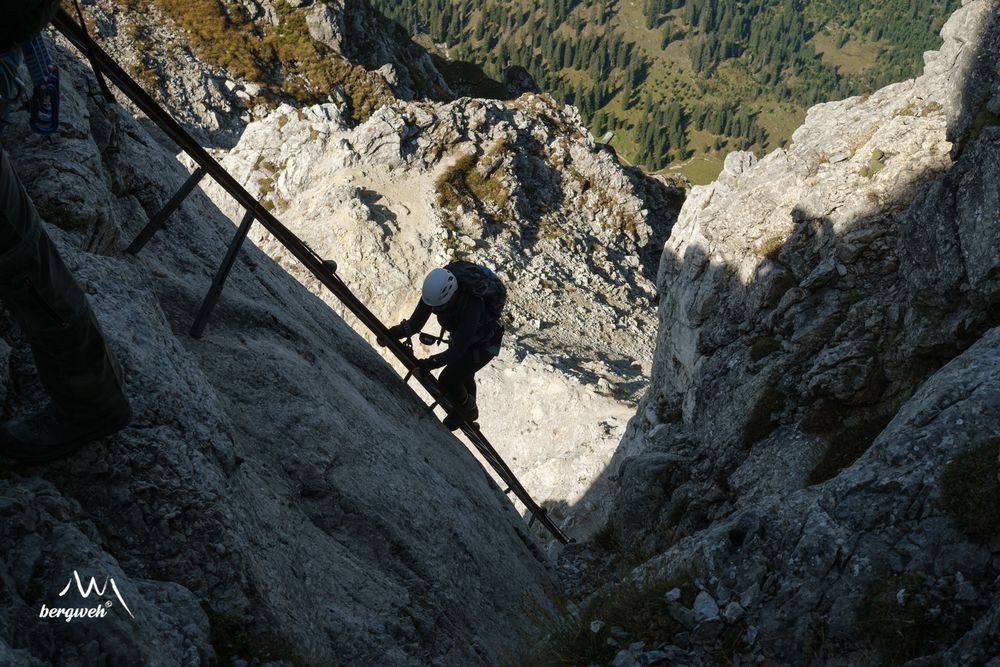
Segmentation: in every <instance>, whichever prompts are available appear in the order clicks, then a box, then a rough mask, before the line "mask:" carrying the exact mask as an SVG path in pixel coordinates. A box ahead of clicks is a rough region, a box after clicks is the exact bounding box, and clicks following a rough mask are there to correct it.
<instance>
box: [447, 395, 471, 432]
mask: <svg viewBox="0 0 1000 667" xmlns="http://www.w3.org/2000/svg"><path fill="white" fill-rule="evenodd" d="M458 411H459V412H458V414H456V415H448V416H447V417H445V418H444V422H443V423H444V425H445V428H447V429H448V430H449V431H454V430H455V429H457V428H458V427H459V426H461V425H462V422H463V421H469V422H474V421H476V420H477V419H479V407H478V406H477V405H476V397H475V396H473V395H472V394H467V395H466V397H465V400H464V401H463V402H462V403H461V404H459V406H458Z"/></svg>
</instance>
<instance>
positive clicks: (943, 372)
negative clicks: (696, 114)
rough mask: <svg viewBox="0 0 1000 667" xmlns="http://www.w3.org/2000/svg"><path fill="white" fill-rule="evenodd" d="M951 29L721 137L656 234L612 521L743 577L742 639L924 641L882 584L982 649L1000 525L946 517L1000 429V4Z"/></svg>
mask: <svg viewBox="0 0 1000 667" xmlns="http://www.w3.org/2000/svg"><path fill="white" fill-rule="evenodd" d="M943 36H944V45H943V47H942V49H941V50H940V51H939V52H937V53H929V54H927V55H926V57H925V59H926V65H927V66H926V71H925V73H924V75H923V76H922V77H920V78H918V79H916V80H914V81H909V82H905V83H900V84H896V85H893V86H890V87H888V88H885V89H883V90H880V91H878V92H876V93H874V94H872V95H871V96H868V97H863V98H851V99H848V100H844V101H842V102H836V103H830V104H824V105H819V106H818V107H816V108H814V109H812V110H811V111H810V113H809V115H808V117H807V119H806V122H805V124H804V125H803V127H802V128H800V129H799V130H798V131H797V132H796V133H795V135H794V138H793V143H792V145H791V146H790V147H789V148H788V149H787V150H783V151H777V152H775V153H772V154H771V155H768V156H767V157H765V158H763V159H761V160H759V161H758V160H757V159H756V158H754V157H753V156H752V155H749V154H733V155H730V156H729V158H728V159H727V160H726V166H725V170H724V171H723V174H722V175H721V176H720V178H719V180H718V181H717V182H716V183H714V184H712V185H710V186H707V187H699V188H694V189H693V190H692V192H691V194H690V196H689V198H688V200H687V202H686V203H685V206H684V208H683V210H682V212H681V215H680V218H679V220H678V222H677V224H676V225H675V226H674V228H673V232H672V234H671V237H670V239H669V240H668V242H667V244H666V247H665V249H664V253H663V257H662V261H661V264H660V270H659V276H658V282H657V286H658V289H659V292H660V329H659V334H658V339H657V351H656V357H655V360H654V364H653V371H652V386H651V389H650V392H649V394H648V395H647V396H646V398H645V399H644V400H643V405H642V407H641V409H640V413H639V415H638V416H636V417H635V418H634V419H633V420H632V422H631V424H630V426H629V431H628V434H627V435H626V439H625V442H624V443H623V445H624V447H623V449H628V450H630V451H632V452H636V451H639V450H642V451H641V453H639V454H636V455H633V456H622V457H620V459H621V460H620V461H617V462H616V463H615V466H614V468H613V470H614V472H615V474H616V477H615V480H616V486H617V493H618V496H617V500H616V510H615V511H614V512H613V514H612V516H613V519H612V526H613V530H614V531H615V532H616V534H617V536H618V539H619V540H620V541H622V542H625V543H627V544H628V545H629V547H630V548H631V549H632V550H634V553H636V554H639V555H641V556H642V557H650V556H653V555H655V556H656V557H655V559H654V561H653V563H652V564H651V565H650V566H649V569H651V570H654V571H658V572H660V573H666V574H669V575H670V576H682V575H683V576H694V577H696V578H697V579H698V581H699V582H701V583H702V584H703V586H704V588H705V589H706V590H707V591H708V593H709V594H711V595H712V596H713V599H714V601H715V604H716V605H717V606H718V608H720V609H723V610H728V606H727V605H729V604H731V603H732V602H738V603H739V604H740V606H741V608H742V609H743V610H744V612H745V614H738V615H737V616H738V617H739V619H740V620H739V621H738V623H742V624H744V625H743V626H736V627H743V628H744V629H748V630H749V629H752V630H753V632H752V633H751V634H748V635H745V637H746V638H749V640H746V641H743V642H742V643H739V644H738V645H737V647H736V649H735V650H736V653H738V654H740V655H743V657H744V658H746V657H749V658H754V657H756V656H763V657H764V658H766V659H768V660H774V661H777V662H779V663H780V662H785V661H790V660H791V661H794V660H801V659H803V658H802V656H805V655H812V656H813V658H812V659H813V660H819V661H820V662H824V661H826V660H837V661H841V660H846V661H847V662H867V661H870V660H872V659H873V658H872V656H871V655H869V652H870V651H871V650H872V647H873V646H874V649H875V650H880V651H882V655H883V658H884V659H886V660H890V661H896V660H901V659H903V658H909V657H915V655H914V654H912V653H910V654H905V653H906V651H910V650H912V647H911V648H908V649H906V651H904V654H905V655H902V657H901V654H898V653H896V654H894V653H892V650H893V649H892V648H891V647H890V646H889V645H888V644H887V643H886V642H884V641H882V640H881V639H880V638H879V635H878V628H875V629H873V628H872V627H871V618H872V616H871V614H872V613H874V612H873V611H872V610H873V609H875V610H881V611H882V612H884V614H885V616H886V618H883V619H882V621H884V623H885V624H890V623H891V618H890V617H892V616H893V615H894V614H896V615H898V614H907V613H916V614H917V615H918V620H917V621H914V623H926V626H920V627H924V628H925V630H924V631H923V635H924V636H922V637H920V638H918V639H919V640H921V641H923V642H924V643H923V644H921V647H920V648H919V649H918V650H917V652H916V655H923V654H924V653H933V654H937V655H938V657H939V658H941V659H943V661H944V664H969V662H970V661H976V660H984V659H987V658H989V657H990V656H994V655H996V649H997V645H998V641H1000V640H998V632H1000V628H998V627H997V623H996V618H997V611H996V609H995V604H996V595H997V591H998V590H1000V588H998V585H1000V579H998V576H1000V543H998V541H997V538H996V537H994V538H993V539H992V541H989V540H985V541H983V540H982V539H976V538H971V537H970V536H969V535H967V534H965V533H964V532H963V531H962V530H960V529H959V527H958V525H959V523H957V522H956V519H955V517H954V516H953V515H952V514H951V513H949V512H948V511H946V509H945V508H946V505H948V503H949V502H950V501H949V500H948V498H947V494H946V492H945V491H944V490H943V486H944V483H943V481H942V479H943V476H944V471H945V469H946V468H947V467H948V465H949V464H950V463H952V462H954V461H956V460H957V459H958V458H959V457H960V456H961V455H963V454H965V453H966V452H968V451H970V450H975V449H976V448H978V447H982V446H984V445H986V446H988V445H989V442H990V441H991V439H992V438H994V437H995V434H996V429H997V424H994V423H993V422H994V421H995V415H996V407H995V406H994V403H995V402H996V400H997V396H1000V393H998V392H997V387H996V365H997V363H998V360H1000V348H998V344H1000V330H998V329H996V328H994V327H996V326H997V324H998V323H1000V320H998V319H997V315H996V309H995V305H994V304H995V303H996V302H997V298H998V296H1000V282H998V281H997V276H998V275H1000V264H998V262H1000V234H998V232H997V230H998V229H1000V217H998V211H1000V206H998V204H1000V201H998V194H997V192H998V190H997V187H996V183H997V178H998V177H1000V173H998V171H997V165H1000V117H998V116H997V115H996V113H995V111H993V110H991V109H995V106H996V104H997V100H998V97H997V96H998V94H1000V71H998V67H997V63H998V62H1000V5H998V3H997V2H996V1H995V0H972V1H969V2H965V3H964V4H963V7H962V8H961V9H960V10H959V11H957V12H956V13H955V15H954V16H953V17H952V18H951V19H950V20H949V22H948V23H947V25H946V26H945V29H944V31H943ZM994 488H995V487H994ZM983 500H984V502H987V503H995V502H996V501H997V498H996V497H992V498H989V499H988V500H987V499H986V498H984V499H983ZM686 536H690V537H686ZM682 538H685V539H682ZM886 596H889V597H891V596H898V597H897V599H895V600H894V601H891V603H890V602H885V605H887V606H884V607H879V606H878V605H880V604H882V602H881V600H882V598H883V597H886ZM991 607H993V608H992V609H991ZM733 611H734V613H735V611H736V610H735V609H734V610H733ZM876 616H877V615H876ZM866 619H868V620H867V621H866ZM734 623H737V621H734ZM910 625H913V623H911V624H910ZM891 627H892V626H890V628H891ZM883 629H884V628H883ZM892 632H893V630H891V629H890V630H889V634H891V633H892ZM966 633H969V634H968V635H967V636H966V638H965V639H962V637H963V635H965V634H966ZM664 639H665V640H668V641H669V639H670V638H664ZM687 639H691V638H690V637H689V638H687ZM691 648H692V649H693V650H694V651H695V654H696V655H702V656H704V655H708V654H709V653H710V652H711V651H712V650H715V648H716V644H715V643H714V642H713V641H708V642H704V643H702V644H700V645H698V644H697V642H694V643H693V644H692V646H691ZM699 651H700V652H701V653H699ZM887 656H888V657H887ZM935 664H936V663H935Z"/></svg>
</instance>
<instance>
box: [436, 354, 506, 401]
mask: <svg viewBox="0 0 1000 667" xmlns="http://www.w3.org/2000/svg"><path fill="white" fill-rule="evenodd" d="M493 356H494V355H492V354H490V353H489V352H487V351H486V350H483V349H480V348H477V349H474V350H469V352H467V353H466V354H465V355H463V356H462V357H461V358H459V359H458V360H457V361H455V362H453V363H451V364H448V365H447V366H445V368H444V370H443V371H441V375H440V376H439V377H438V382H439V383H440V384H441V388H442V389H444V391H445V393H447V394H448V396H449V398H451V399H452V400H453V401H455V403H456V404H458V405H462V404H464V403H465V402H466V401H467V400H468V398H469V397H470V396H471V397H472V400H473V403H475V398H476V373H478V372H479V371H480V370H481V369H482V368H483V367H484V366H486V364H488V363H490V361H492V360H493Z"/></svg>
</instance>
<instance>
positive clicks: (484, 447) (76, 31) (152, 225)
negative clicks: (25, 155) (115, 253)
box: [53, 8, 570, 544]
mask: <svg viewBox="0 0 1000 667" xmlns="http://www.w3.org/2000/svg"><path fill="white" fill-rule="evenodd" d="M78 9H79V8H78ZM81 18H82V17H81ZM53 24H54V25H55V27H56V28H57V29H58V30H59V32H61V33H62V34H63V35H64V36H65V37H66V38H67V39H68V40H69V41H70V43H72V44H73V45H74V46H75V47H76V48H77V49H79V50H80V51H82V52H84V53H86V54H88V56H89V57H90V61H91V66H92V67H93V68H94V70H95V71H96V72H103V75H104V76H107V78H108V79H110V80H111V81H112V82H113V83H114V84H115V85H116V86H117V87H118V89H119V90H120V91H122V92H123V93H124V94H125V95H126V96H127V97H128V98H129V99H130V100H131V101H132V102H133V103H134V104H135V105H136V107H137V108H138V109H139V110H140V111H142V112H143V113H144V114H145V115H146V117H147V118H149V120H151V121H152V122H153V123H155V124H156V125H157V126H158V127H159V128H160V130H162V131H163V132H164V134H166V136H168V137H169V138H170V139H171V140H173V141H174V143H176V144H177V145H178V146H179V147H180V148H181V150H183V151H184V152H185V153H187V154H188V155H189V156H190V157H191V158H192V160H193V161H194V162H195V163H197V165H198V168H197V169H196V170H195V172H194V173H193V174H192V175H191V176H190V177H189V178H188V180H187V182H186V183H184V185H182V186H181V190H180V191H178V192H177V194H175V195H174V196H173V197H171V199H170V201H169V202H168V203H167V205H166V206H164V208H163V209H162V210H161V211H160V212H159V213H157V214H156V215H154V216H153V217H152V218H151V219H150V221H149V223H147V225H146V227H145V228H144V229H143V230H142V231H141V232H140V233H139V235H138V236H137V237H136V239H135V240H134V241H133V242H132V244H131V245H130V246H129V248H128V252H130V253H133V254H135V253H138V252H140V251H141V250H142V248H143V246H144V245H145V244H146V243H147V242H148V241H149V240H150V239H151V238H152V237H153V235H154V234H155V233H156V232H157V231H158V230H160V229H162V228H163V227H164V226H165V225H166V221H167V218H168V217H169V216H170V214H171V213H172V212H173V211H174V210H176V209H177V207H179V206H180V204H181V202H182V201H183V199H184V198H185V197H186V196H187V195H188V194H190V192H191V191H192V190H193V189H194V188H195V187H196V186H197V184H198V181H200V180H201V178H202V177H204V176H205V175H206V174H207V175H209V176H211V177H212V179H213V180H214V181H215V182H216V183H218V184H219V186H220V187H221V188H222V189H224V190H225V191H226V192H227V193H229V195H230V196H231V197H233V199H235V200H236V201H237V202H238V203H239V204H240V205H241V206H242V207H243V208H244V210H245V211H246V213H245V215H244V217H243V221H242V223H241V224H240V226H239V229H238V230H237V232H236V235H235V237H234V238H233V240H232V241H231V242H230V244H229V248H228V250H227V252H226V256H225V258H224V260H223V262H222V264H221V265H220V266H219V269H218V271H217V273H216V276H215V278H214V280H213V281H212V286H211V287H210V289H209V292H208V294H207V295H206V297H205V299H204V301H203V302H202V306H201V308H200V309H199V311H198V316H197V318H196V320H195V324H194V326H193V327H192V330H191V335H192V336H194V337H198V336H200V335H201V333H202V330H203V329H204V327H205V325H206V323H207V321H208V317H209V315H210V313H211V310H212V308H213V306H214V305H215V302H216V300H217V299H218V298H219V295H220V294H221V292H222V288H223V286H224V284H225V281H226V278H227V277H228V275H229V271H230V270H231V269H232V266H233V263H234V260H235V258H236V253H237V252H238V250H239V248H240V246H242V244H243V241H244V240H246V237H247V234H248V232H249V230H250V226H251V224H252V223H253V222H255V221H256V222H258V223H260V225H262V226H263V227H264V228H265V229H266V230H267V231H268V232H270V234H271V236H273V237H274V239H275V240H277V241H278V242H279V243H281V244H282V245H283V246H284V247H285V248H286V249H287V250H288V251H289V252H290V253H291V254H292V255H293V256H294V257H295V258H296V259H298V260H299V261H300V262H301V263H302V264H303V266H305V268H306V269H308V270H309V272H310V273H312V274H313V276H314V277H315V278H316V279H317V280H318V281H319V282H320V283H321V284H322V285H323V286H324V287H326V288H327V289H328V290H330V292H332V293H333V294H334V296H336V297H337V298H338V299H339V300H340V301H341V303H343V304H344V305H345V306H346V307H347V309H348V310H350V311H351V313H353V315H354V316H355V317H356V318H357V319H358V321H360V322H361V323H362V324H364V325H365V326H366V327H368V329H369V330H371V331H372V333H374V334H375V337H376V339H378V340H381V341H385V346H386V348H387V349H388V350H390V351H391V352H392V353H393V355H395V357H396V358H397V359H399V361H400V362H401V363H402V364H403V365H404V366H405V367H406V369H407V371H408V373H407V375H406V378H405V379H406V380H409V378H410V377H411V375H412V373H413V370H414V369H415V368H418V362H417V359H416V357H415V356H414V355H413V349H412V345H410V346H407V345H406V344H404V343H402V342H401V341H399V340H395V339H393V338H392V337H391V336H390V335H389V330H388V329H387V328H386V326H385V325H384V324H383V323H382V322H381V320H379V319H378V318H377V317H376V316H375V315H374V314H373V313H372V312H371V311H370V310H369V309H368V307H367V306H365V305H364V303H362V302H361V301H360V300H359V299H358V298H357V296H355V295H354V293H353V292H351V290H350V289H349V288H348V287H347V285H346V284H344V282H343V281H342V280H341V279H340V277H339V276H338V275H337V272H336V264H333V265H331V264H330V262H332V260H327V259H324V258H323V257H320V256H319V255H318V254H317V253H316V252H314V251H313V250H312V248H310V247H309V246H307V245H306V244H305V243H304V242H303V241H302V239H300V238H299V237H298V236H296V235H295V234H294V233H292V231H291V230H290V229H288V228H287V227H285V226H284V225H283V224H282V223H281V222H280V221H279V220H278V219H277V218H276V217H274V215H273V214H272V213H271V212H270V211H269V210H268V209H267V208H265V207H264V205H263V204H261V203H260V202H259V201H257V199H256V198H255V197H254V196H253V195H251V194H250V193H249V192H248V191H247V190H246V188H244V187H243V186H242V185H241V184H240V183H239V181H237V180H236V179H235V178H234V177H233V175H232V174H230V173H229V172H228V171H226V169H225V168H224V167H223V166H222V165H221V164H219V163H218V162H217V161H216V160H215V159H214V158H213V157H212V156H211V155H209V153H208V152H207V151H206V150H205V149H204V148H203V147H202V146H200V145H199V144H198V143H197V142H196V141H195V140H194V139H193V138H192V137H191V135H190V134H188V133H187V131H186V130H185V129H184V128H183V127H181V125H180V124H179V123H178V122H177V121H176V120H174V119H173V118H172V117H171V116H170V114H168V113H167V112H166V111H165V110H164V109H163V107H161V106H160V105H159V104H158V103H157V102H156V101H155V100H154V99H153V98H152V97H150V95H149V94H148V93H146V92H145V91H144V90H143V89H142V87H141V86H139V84H138V83H136V82H135V80H134V79H132V77H130V76H129V75H128V74H127V73H126V72H125V70H123V69H122V68H121V66H120V65H119V64H118V63H117V62H115V61H114V59H112V58H111V57H110V56H109V55H108V54H107V53H106V52H105V51H104V50H103V49H101V47H100V46H99V45H98V44H96V43H95V42H94V41H93V40H92V39H91V38H90V37H89V35H87V33H86V30H85V28H81V27H80V25H77V24H76V23H75V22H74V21H73V19H72V18H71V17H70V16H69V14H67V13H66V12H65V11H64V10H59V13H58V14H57V15H56V17H55V19H54V20H53ZM407 342H409V341H407ZM416 379H417V380H418V381H419V382H420V384H421V386H422V387H423V388H424V390H426V391H427V393H428V394H430V396H431V398H432V399H433V401H434V402H433V403H432V405H431V409H433V408H434V407H436V406H438V405H440V406H441V407H442V408H444V410H445V411H446V412H447V413H448V414H449V415H451V414H454V415H460V418H461V420H462V421H461V424H460V428H461V429H462V432H463V433H464V434H465V436H466V437H467V438H468V439H469V442H471V443H472V445H473V446H474V447H475V448H476V451H478V452H479V454H480V456H481V457H482V458H483V460H484V461H486V462H487V463H488V464H489V465H490V467H492V468H493V470H494V471H495V472H496V474H497V476H498V477H500V479H501V480H502V481H503V483H504V484H505V485H506V490H505V491H504V493H505V494H506V493H511V492H513V493H514V495H515V496H516V497H517V499H518V500H520V501H521V503H522V504H523V505H524V507H525V509H526V510H527V512H528V513H529V514H530V515H531V521H530V523H529V526H530V525H531V524H533V523H534V522H535V521H538V522H539V523H540V524H541V525H542V526H544V527H545V528H546V530H548V531H549V533H551V534H552V536H553V537H554V538H555V539H556V540H558V541H559V542H561V543H563V544H566V543H568V542H570V539H569V538H568V537H567V536H566V535H565V533H563V532H562V530H561V529H560V528H559V526H557V525H556V523H555V522H554V521H553V520H552V518H551V517H550V516H549V515H548V512H547V511H546V509H545V508H543V507H540V506H539V505H538V504H537V503H536V502H535V501H534V500H533V499H532V498H531V496H530V494H528V491H527V490H526V489H525V488H524V486H523V485H522V484H521V482H520V481H519V480H518V479H517V477H516V476H515V475H514V473H513V471H511V469H510V468H509V467H508V466H507V464H506V462H504V460H503V459H502V458H501V457H500V455H499V454H498V453H497V451H496V449H494V447H493V445H492V444H491V443H490V442H489V440H487V439H486V436H485V435H483V432H482V431H481V430H480V429H479V425H478V424H476V423H474V422H469V421H468V420H467V419H466V418H465V417H464V416H461V415H462V412H461V411H460V410H459V409H458V406H456V405H454V404H453V403H452V401H451V400H450V399H449V398H448V397H447V396H446V395H445V393H444V392H443V390H442V389H441V386H440V385H439V384H438V382H437V380H436V379H434V377H433V376H432V375H431V374H430V373H420V374H419V375H417V376H416Z"/></svg>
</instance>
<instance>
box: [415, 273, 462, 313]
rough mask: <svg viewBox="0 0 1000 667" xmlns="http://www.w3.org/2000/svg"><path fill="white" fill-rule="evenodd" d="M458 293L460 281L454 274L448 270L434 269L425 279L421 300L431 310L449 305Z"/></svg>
mask: <svg viewBox="0 0 1000 667" xmlns="http://www.w3.org/2000/svg"><path fill="white" fill-rule="evenodd" d="M457 291H458V281H457V280H455V274H454V273H452V272H451V271H449V270H448V269H434V270H433V271H431V272H430V273H428V274H427V277H426V278H424V289H423V293H422V294H421V299H423V302H424V303H426V304H427V305H428V306H430V307H431V308H437V307H438V306H443V305H444V304H446V303H448V302H449V301H450V300H451V297H452V296H454V295H455V292H457Z"/></svg>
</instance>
